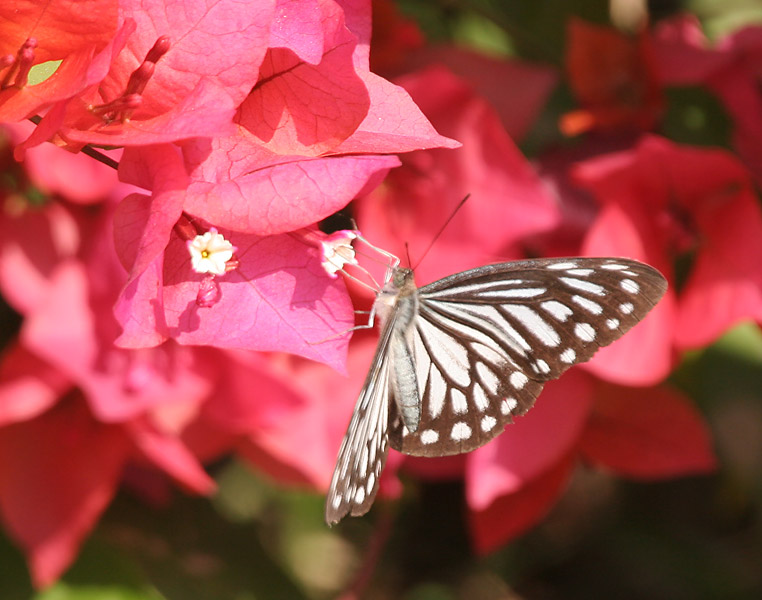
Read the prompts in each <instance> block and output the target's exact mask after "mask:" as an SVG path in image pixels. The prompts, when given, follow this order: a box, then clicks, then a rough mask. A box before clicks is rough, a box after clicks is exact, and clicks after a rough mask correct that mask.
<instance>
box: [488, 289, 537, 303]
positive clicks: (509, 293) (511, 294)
mask: <svg viewBox="0 0 762 600" xmlns="http://www.w3.org/2000/svg"><path fill="white" fill-rule="evenodd" d="M546 291H547V290H546V289H545V288H512V289H508V290H488V291H484V292H480V293H479V294H478V296H480V297H484V298H505V299H506V300H512V299H514V298H534V297H535V296H542V295H543V294H544V293H545V292H546Z"/></svg>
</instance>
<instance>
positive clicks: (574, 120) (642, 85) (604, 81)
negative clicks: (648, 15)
mask: <svg viewBox="0 0 762 600" xmlns="http://www.w3.org/2000/svg"><path fill="white" fill-rule="evenodd" d="M566 69H567V73H568V78H569V85H570V86H571V89H572V92H573V93H574V95H575V96H576V98H577V100H578V102H579V103H580V104H581V106H582V108H580V109H578V110H575V111H571V112H569V113H566V114H565V115H563V116H562V117H561V119H560V122H559V128H560V129H561V131H562V132H563V133H564V134H565V135H568V136H573V135H578V134H580V133H584V132H586V131H591V130H598V131H601V130H602V131H612V130H625V131H632V130H636V131H637V130H649V129H651V128H653V126H654V125H655V124H656V122H657V120H658V119H659V117H660V115H661V113H662V111H663V108H664V98H663V94H662V89H661V85H660V84H659V80H658V78H657V74H656V65H655V63H654V60H653V56H652V54H651V48H650V37H649V33H648V31H646V30H642V31H641V32H639V33H637V34H633V35H627V34H624V33H622V32H619V31H617V30H615V29H612V28H610V27H602V26H598V25H592V24H590V23H586V22H584V21H581V20H579V19H572V20H571V21H570V22H569V25H568V32H567V51H566Z"/></svg>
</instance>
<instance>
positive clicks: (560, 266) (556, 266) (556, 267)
mask: <svg viewBox="0 0 762 600" xmlns="http://www.w3.org/2000/svg"><path fill="white" fill-rule="evenodd" d="M545 268H546V269H548V270H550V271H563V270H564V269H576V268H577V263H574V262H571V261H568V262H558V263H551V264H549V265H548V266H547V267H545Z"/></svg>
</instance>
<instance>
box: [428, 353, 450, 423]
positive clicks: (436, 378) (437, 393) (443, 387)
mask: <svg viewBox="0 0 762 600" xmlns="http://www.w3.org/2000/svg"><path fill="white" fill-rule="evenodd" d="M445 394H447V384H446V383H445V380H444V378H443V377H442V374H441V373H440V372H439V369H437V367H436V365H435V364H433V363H432V365H431V373H430V375H429V415H430V416H431V418H432V419H436V418H437V417H438V416H439V415H441V414H442V407H443V406H444V400H445Z"/></svg>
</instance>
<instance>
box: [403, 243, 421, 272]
mask: <svg viewBox="0 0 762 600" xmlns="http://www.w3.org/2000/svg"><path fill="white" fill-rule="evenodd" d="M405 257H406V258H407V266H408V267H409V266H410V265H411V264H412V261H411V260H410V244H408V243H407V242H405ZM418 262H421V261H418Z"/></svg>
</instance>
